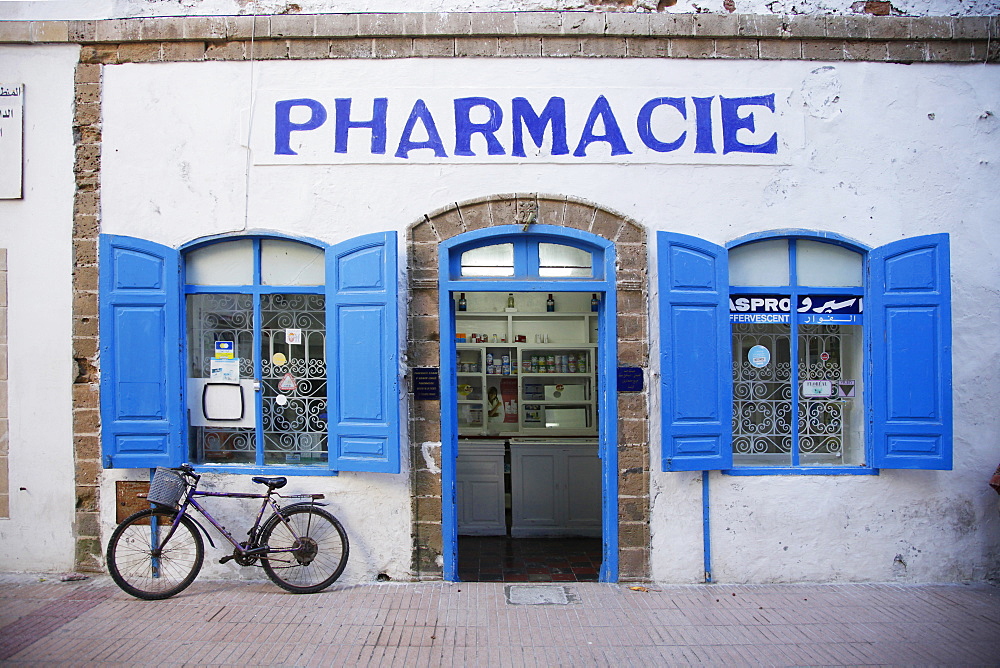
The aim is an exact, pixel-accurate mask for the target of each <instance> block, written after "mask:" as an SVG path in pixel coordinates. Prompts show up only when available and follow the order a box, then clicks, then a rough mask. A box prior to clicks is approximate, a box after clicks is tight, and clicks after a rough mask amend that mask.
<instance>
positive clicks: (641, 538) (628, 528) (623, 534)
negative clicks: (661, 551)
mask: <svg viewBox="0 0 1000 668" xmlns="http://www.w3.org/2000/svg"><path fill="white" fill-rule="evenodd" d="M618 544H619V546H620V547H622V548H625V549H628V548H635V547H640V548H641V547H649V525H648V524H645V523H639V522H622V523H621V524H620V525H619V527H618Z"/></svg>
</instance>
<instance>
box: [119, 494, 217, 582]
mask: <svg viewBox="0 0 1000 668" xmlns="http://www.w3.org/2000/svg"><path fill="white" fill-rule="evenodd" d="M175 517H177V512H176V511H173V510H167V509H165V508H150V509H148V510H140V511H139V512H137V513H135V514H134V515H130V516H129V517H127V518H125V520H124V521H123V522H122V523H121V524H119V525H118V527H117V528H116V529H115V531H114V533H112V534H111V540H110V541H109V542H108V553H107V557H108V572H109V573H111V579H112V580H114V581H115V584H117V585H118V586H119V587H121V588H122V589H123V590H124V591H125V592H127V593H129V594H131V595H132V596H135V597H137V598H142V599H146V600H147V601H156V600H159V599H164V598H169V597H171V596H173V595H174V594H177V593H178V592H180V591H182V590H184V588H186V587H187V586H188V585H189V584H191V583H192V582H193V581H194V578H195V576H197V575H198V571H199V570H201V564H202V560H203V559H204V557H205V543H204V542H203V541H202V539H201V534H200V533H198V525H196V524H195V523H194V521H193V520H192V519H191V518H189V517H188V516H187V515H185V516H184V517H182V518H181V521H180V524H178V525H177V529H176V530H175V531H174V532H173V535H168V534H169V533H170V527H171V525H172V524H173V523H174V518H175Z"/></svg>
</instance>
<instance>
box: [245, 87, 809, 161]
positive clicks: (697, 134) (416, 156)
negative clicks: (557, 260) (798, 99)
mask: <svg viewBox="0 0 1000 668" xmlns="http://www.w3.org/2000/svg"><path fill="white" fill-rule="evenodd" d="M788 99H789V93H788V91H777V90H774V89H766V88H761V89H754V90H722V89H717V90H704V91H698V90H674V89H670V88H635V89H624V88H593V89H588V88H565V89H563V88H560V89H552V88H550V87H546V88H545V89H544V90H542V89H539V88H537V87H534V88H533V87H531V86H527V85H526V86H525V87H523V88H510V89H506V88H490V87H487V88H481V89H479V88H477V89H471V88H456V89H445V88H441V89H410V88H393V87H389V88H388V89H380V88H377V87H370V88H356V87H351V88H343V89H334V90H323V89H311V88H305V89H300V90H263V91H261V92H260V93H259V94H258V97H257V106H256V108H255V110H254V117H255V118H257V119H264V121H263V122H261V121H260V120H258V121H257V122H255V124H254V134H253V139H252V143H253V155H254V161H255V162H256V163H257V164H359V163H370V164H376V163H381V164H385V163H391V164H414V163H419V164H427V163H434V164H439V163H444V164H459V163H491V164H492V163H497V164H503V163H525V162H538V163H567V164H582V163H684V164H765V165H779V164H788V162H789V160H790V155H791V153H792V150H793V149H794V148H797V147H798V145H800V144H801V132H800V131H798V130H797V129H796V128H795V127H794V126H795V123H794V122H793V119H797V118H798V117H797V116H795V115H794V114H793V112H792V111H791V107H790V105H789V103H788Z"/></svg>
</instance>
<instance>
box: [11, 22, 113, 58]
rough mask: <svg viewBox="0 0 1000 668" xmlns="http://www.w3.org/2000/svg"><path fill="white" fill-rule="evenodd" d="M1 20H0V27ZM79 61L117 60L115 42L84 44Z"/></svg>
mask: <svg viewBox="0 0 1000 668" xmlns="http://www.w3.org/2000/svg"><path fill="white" fill-rule="evenodd" d="M2 26H3V22H2V21H0V27H2ZM80 62H81V63H103V64H106V65H111V64H114V63H117V62H118V45H117V44H97V45H95V46H87V45H84V46H82V47H80Z"/></svg>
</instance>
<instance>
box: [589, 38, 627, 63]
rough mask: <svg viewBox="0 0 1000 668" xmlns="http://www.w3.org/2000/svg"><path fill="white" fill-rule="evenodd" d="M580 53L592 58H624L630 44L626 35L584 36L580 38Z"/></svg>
mask: <svg viewBox="0 0 1000 668" xmlns="http://www.w3.org/2000/svg"><path fill="white" fill-rule="evenodd" d="M580 55H582V56H587V57H592V58H624V57H625V56H627V55H628V45H627V42H626V40H625V38H624V37H615V38H611V37H584V38H582V39H581V40H580Z"/></svg>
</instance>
